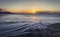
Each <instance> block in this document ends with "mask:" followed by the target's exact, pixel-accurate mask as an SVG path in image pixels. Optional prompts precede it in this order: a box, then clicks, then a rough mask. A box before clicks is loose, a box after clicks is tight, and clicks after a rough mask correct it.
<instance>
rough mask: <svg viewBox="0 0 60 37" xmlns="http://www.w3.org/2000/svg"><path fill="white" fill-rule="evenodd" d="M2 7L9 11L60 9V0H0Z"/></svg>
mask: <svg viewBox="0 0 60 37" xmlns="http://www.w3.org/2000/svg"><path fill="white" fill-rule="evenodd" d="M0 8H3V9H6V10H8V11H13V12H20V11H23V12H25V11H27V12H29V11H30V12H34V11H60V0H0Z"/></svg>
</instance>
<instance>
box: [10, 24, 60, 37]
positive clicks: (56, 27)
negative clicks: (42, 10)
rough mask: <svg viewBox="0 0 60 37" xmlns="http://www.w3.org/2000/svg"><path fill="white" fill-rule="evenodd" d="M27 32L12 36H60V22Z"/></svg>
mask: <svg viewBox="0 0 60 37" xmlns="http://www.w3.org/2000/svg"><path fill="white" fill-rule="evenodd" d="M28 31H29V33H26V34H21V35H16V36H11V37H60V23H54V24H51V25H47V28H46V29H34V30H32V29H29V30H27V31H26V32H28Z"/></svg>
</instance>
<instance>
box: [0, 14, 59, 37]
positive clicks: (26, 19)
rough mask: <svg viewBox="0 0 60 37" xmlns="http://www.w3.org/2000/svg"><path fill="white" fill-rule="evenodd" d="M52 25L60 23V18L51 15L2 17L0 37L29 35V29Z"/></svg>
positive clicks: (8, 15) (5, 15)
mask: <svg viewBox="0 0 60 37" xmlns="http://www.w3.org/2000/svg"><path fill="white" fill-rule="evenodd" d="M52 23H60V16H56V15H55V16H51V15H22V14H2V15H0V37H8V36H15V35H18V34H25V33H29V31H28V32H26V31H27V30H28V29H36V28H38V29H41V28H46V27H47V25H49V24H52Z"/></svg>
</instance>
